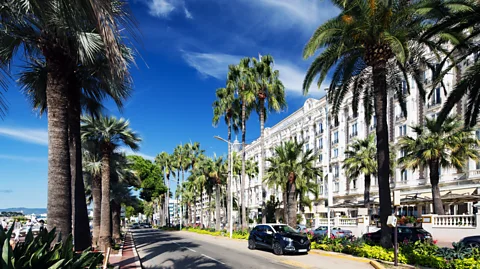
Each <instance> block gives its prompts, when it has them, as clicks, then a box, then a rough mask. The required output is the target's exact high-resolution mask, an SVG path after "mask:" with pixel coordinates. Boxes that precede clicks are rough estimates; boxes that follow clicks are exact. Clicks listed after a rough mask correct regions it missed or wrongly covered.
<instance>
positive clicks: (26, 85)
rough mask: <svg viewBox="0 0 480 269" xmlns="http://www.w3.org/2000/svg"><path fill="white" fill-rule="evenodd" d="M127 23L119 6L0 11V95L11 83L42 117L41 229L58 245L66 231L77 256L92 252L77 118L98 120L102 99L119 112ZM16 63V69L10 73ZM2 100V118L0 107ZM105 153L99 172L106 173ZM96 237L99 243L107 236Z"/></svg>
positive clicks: (107, 2)
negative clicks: (44, 218) (52, 231)
mask: <svg viewBox="0 0 480 269" xmlns="http://www.w3.org/2000/svg"><path fill="white" fill-rule="evenodd" d="M131 19H132V17H131V16H130V13H129V11H128V8H127V5H126V1H123V0H99V1H90V0H73V1H72V0H68V1H67V0H41V1H40V0H20V1H3V2H2V5H1V8H0V21H1V23H0V73H1V74H2V76H0V86H2V87H4V88H5V89H7V88H8V86H9V82H10V78H11V76H13V75H15V76H17V77H18V80H17V81H18V83H19V84H20V86H21V87H22V90H23V92H24V93H25V94H26V95H27V96H28V98H29V99H30V101H31V104H32V107H33V108H34V109H36V110H38V111H39V112H40V114H43V113H47V119H48V205H47V210H48V224H49V226H51V227H56V228H57V231H58V232H59V234H61V235H62V236H61V237H62V238H63V239H64V240H65V239H66V238H67V235H68V234H71V233H72V231H73V235H74V238H75V240H74V241H75V249H76V250H83V249H86V248H88V247H90V245H91V241H90V238H89V237H88V236H84V235H85V234H89V221H88V215H87V206H86V198H85V186H84V182H83V170H82V149H81V148H82V141H81V138H80V137H81V135H80V132H81V131H80V124H81V114H82V112H86V113H88V114H91V115H96V116H98V115H99V112H100V111H101V110H102V108H103V106H102V102H103V101H104V100H105V99H106V98H107V97H108V98H111V99H113V100H114V101H115V103H116V104H117V105H118V106H119V107H121V106H122V103H123V102H124V100H125V99H126V98H127V97H128V96H129V95H130V94H131V82H132V81H131V78H130V75H129V72H128V67H129V64H130V63H132V62H133V50H132V48H130V47H129V46H127V45H126V43H125V42H124V38H123V36H122V35H121V34H120V33H121V31H123V30H124V29H129V30H132V31H123V33H126V32H129V35H131V36H135V29H132V25H135V24H133V23H132V21H131ZM18 59H19V60H20V61H22V62H23V64H22V66H21V67H20V68H15V69H12V68H11V67H12V66H15V65H14V64H13V63H14V61H16V60H18ZM14 71H15V72H18V73H16V74H13V72H14ZM1 97H2V96H1V95H0V116H4V112H5V111H6V106H5V104H6V102H5V100H3V99H1ZM107 144H108V143H107ZM108 147H110V146H108V145H107V148H108ZM106 150H107V149H105V152H104V153H102V154H104V159H105V160H104V162H103V165H104V166H108V165H109V163H108V159H109V157H110V156H109V155H108V154H107V153H106V152H107V151H106ZM105 169H106V168H105ZM107 170H108V169H107ZM107 175H108V173H106V175H104V174H102V177H107ZM105 180H107V179H106V178H105ZM106 186H108V184H107V185H106ZM102 193H103V194H104V195H105V196H107V199H105V202H104V205H103V204H102V207H105V209H108V208H109V206H110V204H109V200H110V199H108V195H109V194H108V193H107V189H105V190H103V188H102ZM109 213H110V210H105V211H104V210H102V214H105V215H106V214H109ZM105 217H106V216H105ZM72 227H73V230H72ZM100 237H102V239H104V241H105V242H106V240H107V239H108V234H107V232H106V230H105V231H104V232H103V233H102V235H101V236H100Z"/></svg>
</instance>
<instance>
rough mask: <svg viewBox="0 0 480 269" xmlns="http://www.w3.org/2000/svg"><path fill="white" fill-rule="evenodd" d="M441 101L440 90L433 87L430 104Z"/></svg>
mask: <svg viewBox="0 0 480 269" xmlns="http://www.w3.org/2000/svg"><path fill="white" fill-rule="evenodd" d="M441 102H442V92H441V91H440V87H437V88H435V91H434V93H433V94H432V102H431V105H432V106H433V105H437V104H440V103H441Z"/></svg>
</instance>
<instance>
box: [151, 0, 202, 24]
mask: <svg viewBox="0 0 480 269" xmlns="http://www.w3.org/2000/svg"><path fill="white" fill-rule="evenodd" d="M147 5H148V8H149V13H150V15H152V16H155V17H159V18H168V17H169V16H170V15H171V14H173V13H174V12H179V11H180V12H181V11H183V12H184V14H185V17H186V18H188V19H193V16H192V13H191V12H190V11H189V10H188V9H187V6H186V5H185V1H184V0H147Z"/></svg>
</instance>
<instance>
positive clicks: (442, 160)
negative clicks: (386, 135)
mask: <svg viewBox="0 0 480 269" xmlns="http://www.w3.org/2000/svg"><path fill="white" fill-rule="evenodd" d="M435 125H436V122H435V120H430V119H428V118H427V119H426V124H425V126H415V127H412V128H413V131H414V132H415V133H416V135H417V137H416V138H413V137H410V136H405V137H402V138H401V139H400V141H399V147H400V148H401V149H402V150H404V152H405V155H404V156H402V157H400V159H399V163H400V164H401V165H402V168H403V169H410V168H411V169H417V168H419V167H428V168H429V170H430V184H431V185H432V199H433V210H434V213H435V214H439V215H444V214H445V211H444V208H443V203H442V199H441V196H440V188H439V185H438V184H439V182H440V169H441V168H449V167H455V168H457V169H462V168H463V167H464V166H465V163H466V162H467V161H468V160H469V159H473V160H478V158H479V152H478V150H477V148H476V146H478V145H480V143H479V141H478V140H477V139H476V138H475V137H474V136H473V134H472V132H471V131H469V130H465V129H463V128H462V123H461V122H460V121H457V120H456V119H455V118H453V117H448V118H447V119H446V120H445V121H444V122H443V124H442V126H441V129H440V130H437V129H436V126H435Z"/></svg>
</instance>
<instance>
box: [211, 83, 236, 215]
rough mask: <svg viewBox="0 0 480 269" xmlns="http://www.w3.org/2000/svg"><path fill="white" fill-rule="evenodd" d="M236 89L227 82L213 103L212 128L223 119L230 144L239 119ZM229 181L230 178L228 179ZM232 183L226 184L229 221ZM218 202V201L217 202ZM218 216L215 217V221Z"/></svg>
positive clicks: (217, 91)
mask: <svg viewBox="0 0 480 269" xmlns="http://www.w3.org/2000/svg"><path fill="white" fill-rule="evenodd" d="M235 94H236V88H235V85H233V84H232V83H228V82H227V87H225V88H218V89H217V90H216V92H215V95H216V97H217V99H216V100H215V101H214V102H213V105H212V106H213V120H212V123H213V126H215V127H216V126H217V125H218V122H219V121H220V119H221V118H222V116H223V117H224V120H225V124H226V125H227V131H228V136H227V140H228V141H229V142H230V143H231V142H232V131H233V132H234V133H236V134H238V131H239V129H240V128H239V127H240V124H241V123H240V119H241V116H240V114H241V104H240V100H239V99H238V98H237V97H236V96H235ZM231 145H232V144H229V146H228V156H230V154H232V152H231V151H232V149H231ZM231 165H232V164H231V163H230V158H228V173H230V171H231V170H230V166H231ZM229 179H230V177H229ZM231 185H232V182H229V183H227V219H228V220H230V215H231V214H232V205H230V193H231V192H230V188H231ZM217 201H218V200H217ZM218 218H219V216H218V215H217V219H218Z"/></svg>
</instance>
